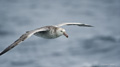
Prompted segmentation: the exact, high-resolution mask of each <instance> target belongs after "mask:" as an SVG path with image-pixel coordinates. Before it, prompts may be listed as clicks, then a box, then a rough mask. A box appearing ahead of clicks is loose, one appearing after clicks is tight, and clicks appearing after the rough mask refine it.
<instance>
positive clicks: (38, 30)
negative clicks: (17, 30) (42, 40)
mask: <svg viewBox="0 0 120 67" xmlns="http://www.w3.org/2000/svg"><path fill="white" fill-rule="evenodd" d="M40 31H47V28H38V29H35V30H32V31H27V32H26V33H25V34H23V35H22V36H21V37H20V38H19V39H17V40H16V41H15V42H14V43H12V44H11V45H10V46H8V47H7V48H6V49H4V50H3V51H2V52H1V53H0V55H2V54H4V53H6V52H7V51H9V50H10V49H12V48H14V47H15V46H16V45H18V44H19V43H20V42H22V41H24V40H25V39H27V38H29V37H31V36H32V35H33V34H34V33H36V32H40Z"/></svg>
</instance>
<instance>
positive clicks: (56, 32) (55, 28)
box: [0, 23, 93, 56]
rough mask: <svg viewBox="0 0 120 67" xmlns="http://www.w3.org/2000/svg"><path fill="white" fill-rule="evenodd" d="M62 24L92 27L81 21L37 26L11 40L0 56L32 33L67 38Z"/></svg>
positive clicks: (40, 35) (46, 36)
mask: <svg viewBox="0 0 120 67" xmlns="http://www.w3.org/2000/svg"><path fill="white" fill-rule="evenodd" d="M64 25H68V26H69V25H77V26H83V27H93V26H91V25H88V24H83V23H62V24H58V25H52V26H44V27H41V28H37V29H34V30H31V31H27V32H26V33H24V34H23V35H22V36H20V38H19V39H17V40H16V41H15V42H13V43H12V44H11V45H10V46H8V47H7V48H6V49H4V50H3V51H2V52H1V53H0V56H1V55H3V54H4V53H6V52H7V51H9V50H10V49H12V48H14V47H15V46H16V45H18V44H19V43H20V42H22V41H24V40H25V39H27V38H29V37H31V36H32V35H36V36H38V37H43V38H46V39H54V38H57V37H59V36H62V35H64V36H66V37H67V38H68V35H67V33H66V31H65V29H63V28H61V26H64Z"/></svg>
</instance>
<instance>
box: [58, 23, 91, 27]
mask: <svg viewBox="0 0 120 67" xmlns="http://www.w3.org/2000/svg"><path fill="white" fill-rule="evenodd" d="M64 25H77V26H83V27H93V26H92V25H88V24H84V23H62V24H58V25H56V26H57V27H61V26H64Z"/></svg>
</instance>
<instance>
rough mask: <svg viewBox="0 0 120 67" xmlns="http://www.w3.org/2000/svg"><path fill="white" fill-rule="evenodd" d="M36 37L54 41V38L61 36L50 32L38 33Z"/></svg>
mask: <svg viewBox="0 0 120 67" xmlns="http://www.w3.org/2000/svg"><path fill="white" fill-rule="evenodd" d="M34 35H36V36H38V37H42V38H46V39H54V38H57V37H59V36H57V34H56V33H52V32H50V31H42V32H37V33H35V34H34Z"/></svg>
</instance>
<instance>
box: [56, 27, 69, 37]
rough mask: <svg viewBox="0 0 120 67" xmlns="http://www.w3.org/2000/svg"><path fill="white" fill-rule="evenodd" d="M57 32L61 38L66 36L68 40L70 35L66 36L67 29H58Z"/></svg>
mask: <svg viewBox="0 0 120 67" xmlns="http://www.w3.org/2000/svg"><path fill="white" fill-rule="evenodd" d="M56 32H57V33H58V35H59V36H61V35H64V36H66V37H67V38H68V35H67V34H66V31H65V29H63V28H58V30H57V31H56Z"/></svg>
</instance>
